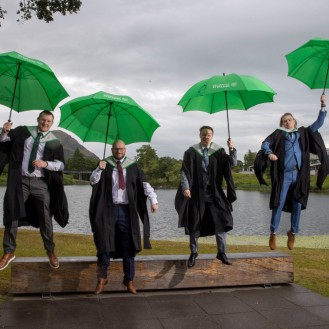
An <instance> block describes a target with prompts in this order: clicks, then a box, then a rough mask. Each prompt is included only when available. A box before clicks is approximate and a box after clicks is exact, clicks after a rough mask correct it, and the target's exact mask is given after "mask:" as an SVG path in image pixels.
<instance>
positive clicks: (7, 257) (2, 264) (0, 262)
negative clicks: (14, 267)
mask: <svg viewBox="0 0 329 329" xmlns="http://www.w3.org/2000/svg"><path fill="white" fill-rule="evenodd" d="M15 258H16V257H15V255H14V253H13V252H9V253H6V254H3V256H2V257H1V259H0V271H1V270H4V269H5V268H6V267H7V266H8V265H9V264H10V263H11V262H12V261H13V260H14V259H15Z"/></svg>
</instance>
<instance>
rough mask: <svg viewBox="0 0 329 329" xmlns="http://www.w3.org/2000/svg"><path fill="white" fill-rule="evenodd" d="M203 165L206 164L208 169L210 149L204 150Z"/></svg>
mask: <svg viewBox="0 0 329 329" xmlns="http://www.w3.org/2000/svg"><path fill="white" fill-rule="evenodd" d="M203 163H204V166H205V168H208V165H209V156H208V148H207V147H205V148H204V149H203Z"/></svg>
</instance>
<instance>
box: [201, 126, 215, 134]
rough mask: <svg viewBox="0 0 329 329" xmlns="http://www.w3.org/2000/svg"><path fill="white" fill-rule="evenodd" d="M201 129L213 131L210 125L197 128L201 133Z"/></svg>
mask: <svg viewBox="0 0 329 329" xmlns="http://www.w3.org/2000/svg"><path fill="white" fill-rule="evenodd" d="M203 129H207V130H211V131H212V133H214V129H212V127H210V126H202V127H201V128H200V129H199V131H200V133H201V131H202V130H203Z"/></svg>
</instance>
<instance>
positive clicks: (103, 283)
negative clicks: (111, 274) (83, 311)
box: [95, 278, 108, 295]
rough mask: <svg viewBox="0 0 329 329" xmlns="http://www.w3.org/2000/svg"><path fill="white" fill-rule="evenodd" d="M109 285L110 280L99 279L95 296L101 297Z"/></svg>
mask: <svg viewBox="0 0 329 329" xmlns="http://www.w3.org/2000/svg"><path fill="white" fill-rule="evenodd" d="M107 283H108V280H107V279H105V278H99V279H98V281H97V286H96V289H95V294H96V295H99V294H100V293H102V292H103V290H104V288H105V286H106V285H107Z"/></svg>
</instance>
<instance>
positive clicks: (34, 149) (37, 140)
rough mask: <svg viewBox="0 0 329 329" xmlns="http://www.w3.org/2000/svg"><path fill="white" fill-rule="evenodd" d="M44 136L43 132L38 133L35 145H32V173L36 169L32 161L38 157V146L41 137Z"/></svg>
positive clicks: (30, 166) (30, 165) (30, 160)
mask: <svg viewBox="0 0 329 329" xmlns="http://www.w3.org/2000/svg"><path fill="white" fill-rule="evenodd" d="M41 136H42V133H38V136H37V137H36V139H35V140H34V143H33V146H32V150H31V155H30V159H29V168H28V169H29V173H32V172H33V171H34V169H35V168H34V167H33V164H32V162H33V161H34V160H35V159H36V158H37V153H38V147H39V144H40V138H41Z"/></svg>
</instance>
